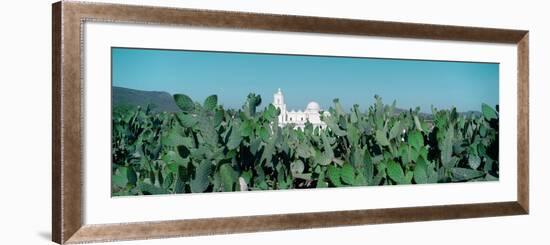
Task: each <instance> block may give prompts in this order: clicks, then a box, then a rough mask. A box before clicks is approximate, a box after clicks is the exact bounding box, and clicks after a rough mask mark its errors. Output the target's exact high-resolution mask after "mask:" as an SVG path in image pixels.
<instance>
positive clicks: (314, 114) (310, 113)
mask: <svg viewBox="0 0 550 245" xmlns="http://www.w3.org/2000/svg"><path fill="white" fill-rule="evenodd" d="M273 105H274V106H275V107H276V108H279V109H280V110H281V114H279V126H280V127H283V126H285V125H287V124H294V125H295V128H300V129H304V127H305V124H306V122H310V123H311V124H313V127H319V128H321V129H324V128H326V126H327V125H326V123H325V122H323V121H321V114H320V112H321V107H320V106H319V104H318V103H317V102H315V101H311V102H309V103H308V104H307V106H306V110H305V111H301V110H299V111H294V110H292V111H287V108H286V104H285V97H284V96H283V92H281V89H279V90H278V91H277V93H275V94H273ZM323 115H325V116H328V115H330V114H329V112H327V111H325V112H323Z"/></svg>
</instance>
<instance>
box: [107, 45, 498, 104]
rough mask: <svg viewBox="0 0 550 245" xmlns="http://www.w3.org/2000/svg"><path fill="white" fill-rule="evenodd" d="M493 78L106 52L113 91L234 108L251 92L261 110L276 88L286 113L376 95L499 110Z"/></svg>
mask: <svg viewBox="0 0 550 245" xmlns="http://www.w3.org/2000/svg"><path fill="white" fill-rule="evenodd" d="M498 74H499V65H498V64H496V63H474V62H446V61H420V60H402V59H373V58H351V57H330V56H306V55H280V54H255V53H229V52H204V51H180V50H152V49H129V48H113V49H112V83H113V86H120V87H127V88H133V89H139V90H148V91H166V92H169V93H171V94H174V93H184V94H187V95H189V96H191V98H193V99H194V100H197V101H201V102H202V101H203V100H204V99H205V98H206V97H207V96H208V95H211V94H217V95H218V100H219V102H220V103H221V104H223V105H224V107H226V108H240V107H241V106H242V104H243V103H244V100H245V98H246V95H247V94H248V93H250V92H254V93H257V94H260V95H261V96H262V106H265V105H266V104H268V103H271V102H272V100H273V93H275V92H276V91H277V88H281V89H282V90H283V93H284V95H285V101H286V103H287V108H289V109H296V110H298V109H302V110H303V109H304V108H305V106H306V105H307V103H308V102H309V101H317V102H318V103H319V104H320V105H321V107H322V108H323V109H327V108H328V107H330V106H331V105H332V99H334V98H340V101H341V102H342V104H343V105H344V106H345V107H346V108H350V107H351V106H352V105H353V104H359V105H360V107H361V108H362V109H366V108H367V107H368V106H370V105H371V104H372V103H373V101H374V95H375V94H378V95H380V96H382V98H383V100H384V102H385V103H391V102H392V101H393V100H396V101H397V106H398V107H400V108H406V109H408V108H411V107H412V108H414V107H417V106H420V107H421V110H422V111H424V112H429V111H430V106H431V105H434V106H435V107H437V108H450V107H451V106H455V107H457V109H458V110H459V111H468V110H478V111H479V110H481V109H480V108H481V103H482V102H483V103H487V104H490V105H492V106H494V105H496V104H498V101H499V95H498V90H499V89H498V88H499V87H498V83H499V75H498Z"/></svg>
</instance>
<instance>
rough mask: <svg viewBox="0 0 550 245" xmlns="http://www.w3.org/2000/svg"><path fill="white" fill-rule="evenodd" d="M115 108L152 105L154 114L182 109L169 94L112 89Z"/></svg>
mask: <svg viewBox="0 0 550 245" xmlns="http://www.w3.org/2000/svg"><path fill="white" fill-rule="evenodd" d="M111 96H112V103H113V107H117V106H125V105H126V106H141V107H146V106H147V105H152V108H151V109H152V110H153V111H154V112H178V111H180V109H179V108H178V106H177V105H176V103H175V102H174V99H173V98H172V95H170V94H169V93H167V92H158V91H143V90H136V89H130V88H123V87H115V86H113V87H112V94H111Z"/></svg>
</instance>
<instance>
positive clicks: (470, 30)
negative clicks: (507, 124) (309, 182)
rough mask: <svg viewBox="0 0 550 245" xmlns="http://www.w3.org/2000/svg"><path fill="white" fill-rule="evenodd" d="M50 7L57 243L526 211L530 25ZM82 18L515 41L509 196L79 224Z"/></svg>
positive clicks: (121, 7)
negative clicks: (513, 183) (513, 168)
mask: <svg viewBox="0 0 550 245" xmlns="http://www.w3.org/2000/svg"><path fill="white" fill-rule="evenodd" d="M52 10H53V17H52V27H53V28H52V29H53V30H52V31H53V35H52V39H53V40H52V43H53V44H52V52H53V56H52V66H53V70H52V80H53V88H52V93H53V94H52V96H53V102H52V110H53V117H52V118H53V119H52V120H53V121H52V125H53V126H52V127H53V129H52V131H53V139H52V165H53V174H52V239H53V241H55V242H57V243H60V244H65V243H83V242H97V241H113V240H133V239H151V238H161V237H178V236H195V235H208V234H226V233H239V232H257V231H271V230H285V229H302V228H316V227H331V226H349V225H363V224H380V223H395V222H411V221H428V220H442V219H458V218H475V217H488V216H503V215H520V214H528V212H529V101H528V96H529V94H528V93H529V34H528V31H525V30H506V29H490V28H478V27H461V26H443V25H429V24H413V23H399V22H383V21H367V20H352V19H335V18H322V17H305V16H289V15H269V14H255V13H240V12H222V11H205V10H192V9H177V8H163V7H145V6H129V5H116V4H94V3H78V2H58V3H54V4H53V8H52ZM88 21H109V22H111V21H112V22H131V23H144V24H149V23H154V24H161V25H187V26H201V27H223V28H239V29H251V30H269V31H286V32H310V33H326V34H344V35H366V36H381V37H398V38H415V39H431V40H459V41H467V42H488V43H508V44H514V45H516V46H517V65H518V67H517V90H518V94H517V96H518V97H517V100H518V104H517V111H518V117H517V171H518V172H517V173H518V176H517V177H518V178H517V193H518V195H517V200H516V201H511V202H496V203H481V204H461V205H442V206H422V207H406V208H387V209H369V210H347V211H333V212H316V213H298V214H280V215H261V216H247V217H230V218H208V219H191V220H170V221H159V222H140V223H122V224H103V225H83V218H82V217H83V213H82V211H83V209H82V202H83V195H82V178H83V177H82V170H83V168H82V154H83V152H82V150H83V148H82V137H81V136H82V132H81V129H82V125H81V119H82V118H83V117H84V116H85V115H83V111H82V109H81V100H82V89H83V88H82V87H81V80H82V77H81V75H82V71H81V61H82V47H81V44H82V43H81V42H82V39H81V33H82V27H83V24H84V23H85V22H88Z"/></svg>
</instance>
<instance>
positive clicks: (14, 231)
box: [0, 0, 550, 244]
mask: <svg viewBox="0 0 550 245" xmlns="http://www.w3.org/2000/svg"><path fill="white" fill-rule="evenodd" d="M101 2H104V1H101ZM105 2H118V3H138V4H152V5H165V6H178V7H189V8H204V9H219V10H235V11H251V12H265V13H277V14H299V15H316V16H330V17H345V18H358V19H373V20H389V21H407V22H426V23H436V24H452V25H469V26H487V27H499V28H516V29H528V30H530V41H531V43H530V45H531V47H530V48H531V60H530V62H531V100H530V110H531V111H530V113H531V117H530V120H531V125H530V127H531V140H530V145H531V214H530V215H528V216H515V217H497V218H483V219H470V220H451V221H436V222H420V223H407V224H387V225H375V226H355V227H342V228H327V229H310V230H299V231H279V232H262V233H252V234H236V235H217V236H209V237H191V238H175V239H164V240H150V241H133V242H120V243H115V244H182V243H185V244H219V243H230V244H232V243H238V244H271V243H273V244H295V243H302V244H303V243H307V244H310V243H311V244H314V243H316V244H325V243H327V244H329V243H332V244H347V243H357V242H360V243H372V244H378V243H386V244H398V243H401V244H404V243H408V244H440V243H444V244H465V243H468V244H484V243H485V244H489V243H491V244H514V243H518V244H519V243H525V242H526V241H527V243H542V244H544V243H547V241H548V240H550V239H548V237H547V235H548V234H545V232H548V227H550V222H549V221H548V219H549V218H550V192H549V191H548V190H547V188H548V187H549V186H550V178H549V177H548V176H546V174H547V173H550V164H549V163H548V161H549V160H548V155H547V154H545V153H546V152H548V151H547V150H546V148H547V145H546V144H547V138H548V137H547V136H550V135H549V133H550V132H549V127H547V125H550V117H549V116H548V112H550V111H549V110H547V109H546V105H547V104H549V103H550V99H549V98H548V96H546V93H547V92H550V86H549V84H550V82H548V81H550V69H548V68H547V67H548V66H550V61H548V60H547V59H546V57H547V55H549V54H550V25H548V24H546V23H545V22H549V21H550V17H548V13H547V10H548V8H547V7H546V6H545V1H513V2H504V1H493V0H491V1H467V0H462V1H437V0H433V1H424V0H416V1H407V0H401V1H376V2H374V1H373V2H371V3H367V1H361V0H358V1H351V0H338V1H336V0H333V1H306V0H299V1H298V0H264V1H246V0H231V1H223V2H221V1H216V0H200V1H199V0H192V1H183V0H180V1H174V0H172V1H171V0H156V1H154V0H149V1H146V0H142V1H138V0H133V1H121V0H119V1H114V0H110V1H105ZM50 4H51V2H50V1H44V0H33V1H9V2H5V3H4V4H3V5H2V8H1V9H0V27H1V28H0V31H1V33H2V34H1V36H0V62H1V63H0V67H1V68H0V88H1V89H0V105H1V106H2V108H1V109H0V110H1V113H0V115H1V116H0V156H1V158H0V159H1V160H0V183H1V184H0V193H1V194H2V197H1V199H0V229H1V230H2V232H1V233H0V244H51V242H49V240H50V235H51V232H50V223H51V217H50V216H51V213H50V209H51V200H50V199H51V191H50V189H51V160H50V159H51V153H50V151H51V129H50V128H51V75H50V74H51V64H50V63H51V6H50ZM529 241H530V242H529ZM545 241H546V242H545Z"/></svg>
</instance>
